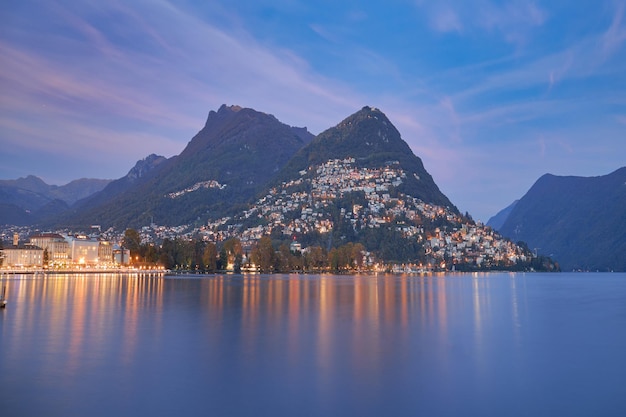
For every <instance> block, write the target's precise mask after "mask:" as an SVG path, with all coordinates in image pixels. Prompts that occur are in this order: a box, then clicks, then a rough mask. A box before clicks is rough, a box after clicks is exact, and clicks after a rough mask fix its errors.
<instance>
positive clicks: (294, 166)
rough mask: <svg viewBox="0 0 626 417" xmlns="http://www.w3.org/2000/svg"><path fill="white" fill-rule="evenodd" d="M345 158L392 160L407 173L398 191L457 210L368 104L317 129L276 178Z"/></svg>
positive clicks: (373, 163)
mask: <svg viewBox="0 0 626 417" xmlns="http://www.w3.org/2000/svg"><path fill="white" fill-rule="evenodd" d="M344 158H355V163H356V165H357V166H359V167H381V166H384V165H385V164H388V163H389V162H391V161H393V162H395V163H397V165H398V166H399V167H401V168H402V169H403V170H404V171H406V172H407V173H408V174H409V175H407V178H406V179H405V180H404V181H403V182H402V184H401V185H400V186H398V191H399V192H403V193H406V194H410V195H411V196H413V197H416V198H419V199H421V200H422V201H424V202H427V203H432V204H437V205H440V206H444V207H446V206H447V207H450V208H452V209H453V211H455V212H456V211H458V210H457V209H456V207H454V205H453V204H452V203H451V202H450V200H449V199H448V198H447V197H446V196H445V195H444V194H443V193H442V192H441V191H440V190H439V187H437V185H436V184H435V182H434V181H433V178H432V177H431V175H430V174H429V173H428V172H427V171H426V169H425V168H424V165H423V163H422V160H421V159H420V158H419V157H417V156H415V155H414V154H413V151H412V150H411V148H410V147H409V145H408V144H407V143H406V142H405V141H404V140H403V139H402V138H401V136H400V133H399V132H398V130H397V129H396V128H395V127H394V126H393V124H392V123H391V122H390V121H389V119H388V118H387V116H386V115H385V114H384V113H383V112H381V111H380V110H378V109H376V108H371V107H368V106H366V107H363V108H362V109H361V110H360V111H358V112H356V113H354V114H353V115H351V116H349V117H348V118H346V119H345V120H343V121H342V122H341V123H339V124H338V125H337V126H335V127H333V128H330V129H328V130H326V131H324V132H322V133H320V134H319V135H318V136H317V137H316V138H315V139H314V140H313V141H312V142H311V143H310V144H308V145H307V146H306V147H304V148H302V149H301V150H300V151H299V152H298V153H297V154H296V155H295V156H294V157H293V158H292V160H291V161H289V164H287V166H286V167H285V169H284V170H283V172H282V173H281V174H280V176H279V178H280V179H281V180H285V179H289V178H294V177H297V173H298V171H300V170H303V169H307V168H308V167H309V166H312V165H320V164H323V163H326V162H327V161H329V160H331V159H344Z"/></svg>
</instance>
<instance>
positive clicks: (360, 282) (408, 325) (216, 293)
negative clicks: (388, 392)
mask: <svg viewBox="0 0 626 417" xmlns="http://www.w3.org/2000/svg"><path fill="white" fill-rule="evenodd" d="M9 285H10V287H9V297H10V299H11V303H12V304H11V305H10V307H9V310H8V311H7V312H8V313H9V314H11V315H12V316H11V320H12V324H11V325H12V326H23V327H24V328H28V329H29V330H28V332H27V333H28V334H37V333H38V332H37V331H38V329H39V328H40V327H39V326H41V328H43V329H44V330H45V334H47V335H49V337H50V338H51V340H50V341H47V342H46V343H50V344H51V349H52V350H54V351H55V352H57V357H56V358H55V359H56V360H55V361H46V366H62V367H65V368H67V369H68V370H70V373H74V374H76V373H78V372H79V371H80V370H81V369H84V365H85V360H86V358H87V357H89V358H95V359H98V360H104V358H103V357H102V355H103V353H102V352H101V350H100V346H101V345H102V344H107V343H108V344H109V345H110V344H111V341H110V340H108V338H110V337H111V334H112V332H113V331H114V330H112V329H116V330H115V331H117V332H119V340H117V341H115V343H119V345H118V347H117V348H118V349H119V354H120V357H119V359H120V360H121V361H122V364H131V363H132V362H133V361H134V360H135V359H136V358H137V357H138V355H141V349H142V346H141V345H140V341H139V340H138V335H139V334H141V333H144V334H145V333H146V331H147V332H148V333H149V334H151V335H153V337H154V338H155V340H161V339H162V338H167V337H168V335H167V334H165V325H164V317H166V316H165V314H168V313H167V312H166V311H165V310H166V309H172V308H175V307H177V305H176V304H173V303H172V297H174V295H175V294H178V293H179V292H180V291H182V292H183V293H184V294H186V296H187V297H189V298H186V299H185V300H187V301H184V302H189V303H190V304H189V305H190V306H195V305H197V306H199V308H201V309H202V312H201V314H199V315H198V317H200V319H201V320H202V321H201V322H200V324H201V326H205V328H204V331H206V335H204V337H205V340H207V343H218V342H219V337H220V335H221V334H224V332H225V331H226V330H228V331H229V334H233V333H234V334H235V335H236V336H237V337H236V338H235V339H234V342H235V343H238V345H237V347H238V348H239V349H240V353H241V360H243V361H254V360H256V359H258V357H259V354H260V353H259V352H267V351H276V352H281V353H284V358H285V360H286V361H287V363H288V364H290V365H291V366H294V367H296V366H298V365H299V364H300V363H301V361H308V362H311V363H314V364H315V366H316V367H317V368H318V369H319V377H320V383H323V382H324V378H325V377H327V378H331V377H332V375H333V374H334V369H335V368H336V367H337V366H342V362H341V361H348V362H349V363H351V365H352V366H353V367H354V368H355V369H359V370H362V371H363V373H362V374H361V375H363V377H364V378H365V377H368V376H372V377H373V376H374V375H377V373H378V370H380V369H381V367H383V366H385V363H386V361H388V360H390V358H388V357H386V356H385V353H386V352H388V351H389V350H390V349H389V346H388V343H390V342H389V341H390V340H393V343H394V344H397V346H396V345H394V351H396V352H397V351H400V352H407V354H414V353H415V352H416V351H419V349H418V348H419V347H420V346H419V344H423V345H428V344H436V345H437V346H442V347H447V346H450V345H451V344H452V343H457V341H451V340H449V338H450V336H449V333H450V332H451V331H452V330H453V329H454V328H456V327H458V321H459V320H466V321H468V324H469V326H470V327H469V328H470V329H472V328H473V330H474V332H473V337H474V340H473V341H474V347H475V349H476V350H477V351H478V353H480V352H484V349H483V346H482V345H483V343H484V322H485V320H489V319H490V308H491V306H490V299H489V297H488V295H487V294H488V287H489V285H490V280H489V278H488V277H485V276H479V275H476V276H469V275H465V276H462V277H450V276H446V277H443V276H435V275H426V276H408V275H407V276H398V275H363V276H332V275H319V276H312V275H296V274H294V275H275V276H265V275H258V274H251V275H238V276H234V275H223V276H219V275H218V276H210V277H204V278H199V279H198V278H195V279H188V280H185V279H179V278H162V277H159V278H155V277H151V276H147V275H146V276H144V275H140V274H126V275H125V274H113V273H112V274H68V275H48V276H46V277H44V278H36V279H32V278H31V279H30V280H15V281H13V282H10V283H9ZM510 285H511V292H512V297H513V307H512V308H513V311H512V314H513V317H514V318H515V320H516V322H518V321H519V319H518V318H517V317H518V315H519V312H518V308H519V306H518V301H517V295H516V294H517V287H516V283H515V282H514V281H512V282H511V284H510ZM174 288H175V289H176V291H173V290H172V289H174ZM467 290H471V291H467ZM190 300H191V301H190ZM15 304H17V307H18V308H14V307H15ZM187 307H188V306H187ZM170 311H171V310H170ZM120 312H121V313H120ZM203 314H204V315H203ZM6 317H8V316H6ZM6 317H5V316H3V318H2V319H3V323H6ZM226 326H228V327H226ZM472 326H473V327H472ZM201 329H202V328H201ZM2 330H3V332H4V330H5V329H4V328H3V329H2ZM201 331H202V330H201ZM424 332H426V333H424ZM416 334H428V335H429V336H431V337H432V338H431V339H428V340H421V339H416V338H415V335H416ZM20 335H21V333H20V332H15V336H14V337H12V338H7V339H6V344H3V354H4V352H6V354H7V360H10V356H11V352H12V351H13V352H15V351H16V350H17V349H19V346H23V345H24V344H26V343H32V341H27V340H23V339H21V337H20ZM86 335H88V337H87V336H86ZM151 337H152V336H151ZM4 340H5V339H3V341H4ZM468 342H469V341H468ZM416 343H417V344H418V345H417V346H416ZM469 343H470V344H471V342H469ZM5 349H6V350H5ZM302 352H308V356H307V357H303V356H302ZM311 352H312V353H311ZM442 355H443V354H442Z"/></svg>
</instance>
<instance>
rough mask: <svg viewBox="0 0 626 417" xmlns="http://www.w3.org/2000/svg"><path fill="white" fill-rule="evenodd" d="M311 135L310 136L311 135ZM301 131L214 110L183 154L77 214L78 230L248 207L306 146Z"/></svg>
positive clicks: (244, 112)
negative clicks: (92, 226) (125, 188)
mask: <svg viewBox="0 0 626 417" xmlns="http://www.w3.org/2000/svg"><path fill="white" fill-rule="evenodd" d="M309 135H310V134H309ZM303 138H304V139H307V138H308V135H307V134H306V132H305V131H303V130H302V129H297V130H294V128H292V127H291V126H288V125H286V124H283V123H281V122H279V121H278V120H277V119H276V118H275V117H274V116H272V115H268V114H265V113H261V112H257V111H255V110H253V109H248V108H241V107H239V106H226V105H223V106H221V107H220V109H219V110H218V111H217V112H215V111H211V112H210V113H209V116H208V118H207V121H206V124H205V126H204V127H203V128H202V129H201V130H200V131H199V132H198V134H196V135H195V136H194V137H193V138H192V139H191V141H190V142H189V143H188V145H187V146H186V147H185V149H184V150H183V151H182V152H181V154H180V155H178V156H175V157H173V158H170V159H169V160H167V161H165V162H163V163H162V164H161V165H160V166H159V168H158V169H157V170H155V171H154V172H153V173H151V174H150V175H148V176H146V177H145V178H144V179H143V180H141V181H137V183H136V184H134V185H133V186H132V187H130V188H129V189H127V190H124V191H123V192H121V193H119V194H118V195H116V196H114V197H113V198H111V199H109V200H108V201H106V202H102V204H98V205H97V206H96V207H91V208H90V209H88V210H80V211H77V212H76V217H75V218H74V219H73V220H72V221H73V222H74V224H76V225H87V224H91V223H98V224H101V225H103V226H111V225H112V226H117V227H122V228H124V227H131V226H132V227H137V226H141V225H146V224H149V223H150V222H151V220H152V219H154V220H155V221H156V222H158V223H159V224H163V225H181V224H189V223H193V222H197V221H200V222H204V221H206V219H208V218H212V217H216V216H219V215H223V214H225V213H228V212H231V211H232V210H234V209H235V208H236V207H237V205H239V204H243V203H245V202H247V201H248V200H249V199H250V198H252V197H253V196H254V195H255V194H256V193H257V192H258V191H259V189H261V188H262V187H263V186H265V185H266V183H267V182H268V181H269V179H270V178H272V176H273V175H275V174H276V173H277V172H278V171H279V170H280V169H281V168H282V167H283V166H284V165H285V163H287V161H288V160H289V158H291V156H292V155H293V154H294V153H295V152H296V151H297V150H298V149H300V148H301V147H302V146H303V145H304V144H305V140H303Z"/></svg>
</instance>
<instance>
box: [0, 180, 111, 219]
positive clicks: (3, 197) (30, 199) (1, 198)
mask: <svg viewBox="0 0 626 417" xmlns="http://www.w3.org/2000/svg"><path fill="white" fill-rule="evenodd" d="M110 182H111V180H101V179H90V178H89V179H88V178H82V179H78V180H74V181H71V182H69V183H68V184H65V185H62V186H58V185H48V184H46V183H45V182H44V181H43V180H42V179H40V178H38V177H35V176H33V175H29V176H27V177H25V178H18V179H16V180H0V202H1V203H0V205H1V206H2V210H0V224H15V225H30V224H33V223H35V222H38V221H40V220H41V219H42V218H43V217H46V216H49V215H52V214H58V213H60V212H62V211H63V210H66V209H67V208H68V207H69V206H70V205H72V204H74V203H75V202H76V201H78V200H80V199H82V198H85V197H87V196H89V195H92V194H94V193H96V192H98V191H100V190H102V189H103V188H104V187H106V186H107V185H108V184H109V183H110Z"/></svg>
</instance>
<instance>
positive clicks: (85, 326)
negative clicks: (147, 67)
mask: <svg viewBox="0 0 626 417" xmlns="http://www.w3.org/2000/svg"><path fill="white" fill-rule="evenodd" d="M2 285H6V286H7V292H8V294H7V295H8V298H9V305H8V308H7V309H6V310H5V311H2V312H0V352H1V354H0V407H1V409H2V410H4V411H6V412H7V415H9V414H12V415H48V416H65V415H91V416H98V415H110V414H114V415H145V414H151V415H163V416H165V415H172V414H175V415H193V414H206V413H212V414H213V415H234V416H236V415H255V416H258V415H273V416H276V415H311V416H315V415H372V416H374V415H416V414H420V415H473V414H481V415H484V414H486V415H520V416H521V415H622V414H623V413H624V411H626V359H625V355H624V352H626V275H625V274H603V275H602V274H600V275H593V274H589V275H587V274H585V275H582V274H581V275H571V274H570V275H567V274H560V275H541V274H536V275H523V274H522V275H516V274H468V275H449V276H444V275H434V276H424V277H419V276H418V277H409V276H330V275H322V276H301V275H278V276H262V275H246V276H210V277H199V276H193V277H183V278H181V277H174V278H162V277H155V276H141V275H122V274H99V275H95V274H86V275H79V274H77V275H49V276H46V277H32V276H28V275H24V276H10V277H7V276H3V277H2ZM4 411H3V414H4Z"/></svg>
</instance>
